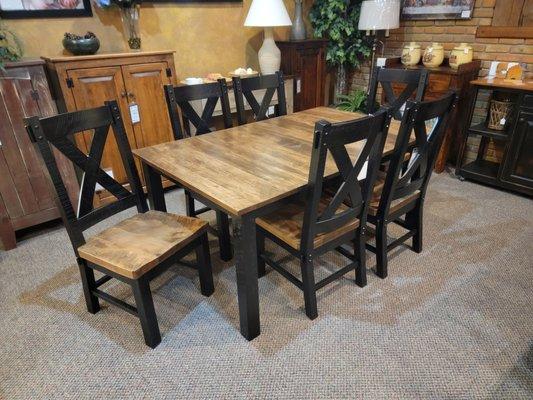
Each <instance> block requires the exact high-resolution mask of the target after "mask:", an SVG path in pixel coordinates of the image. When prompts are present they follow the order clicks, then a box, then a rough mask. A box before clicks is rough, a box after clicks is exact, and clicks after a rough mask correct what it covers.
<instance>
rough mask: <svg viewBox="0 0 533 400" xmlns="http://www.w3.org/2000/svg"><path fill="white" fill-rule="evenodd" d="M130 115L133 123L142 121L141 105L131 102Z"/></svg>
mask: <svg viewBox="0 0 533 400" xmlns="http://www.w3.org/2000/svg"><path fill="white" fill-rule="evenodd" d="M130 117H131V123H132V124H137V123H139V122H141V115H140V114H139V105H137V104H135V103H133V104H130Z"/></svg>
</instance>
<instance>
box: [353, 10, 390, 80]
mask: <svg viewBox="0 0 533 400" xmlns="http://www.w3.org/2000/svg"><path fill="white" fill-rule="evenodd" d="M399 27H400V0H365V1H363V3H361V13H360V15H359V25H358V29H359V30H360V31H366V34H367V35H370V34H372V35H374V43H373V45H372V63H371V64H370V77H372V73H373V72H374V64H375V63H374V61H375V57H376V48H377V45H378V42H381V41H379V40H378V37H377V31H379V30H384V31H385V36H389V29H396V28H399ZM381 45H382V46H383V42H381ZM382 51H383V47H382ZM369 81H370V79H369Z"/></svg>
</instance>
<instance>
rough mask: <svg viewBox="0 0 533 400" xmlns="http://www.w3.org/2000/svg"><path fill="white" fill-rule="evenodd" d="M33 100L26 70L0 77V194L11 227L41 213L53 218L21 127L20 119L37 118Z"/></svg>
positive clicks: (45, 185) (51, 200)
mask: <svg viewBox="0 0 533 400" xmlns="http://www.w3.org/2000/svg"><path fill="white" fill-rule="evenodd" d="M37 99H38V96H37V92H36V91H34V88H33V84H32V81H31V79H30V73H29V71H28V70H27V69H26V68H17V69H13V70H10V69H9V70H7V71H6V72H5V73H4V74H2V76H0V121H1V123H0V171H2V173H1V175H0V192H1V194H2V198H3V199H4V202H5V206H6V209H7V214H8V215H9V217H10V218H11V219H13V220H14V221H13V224H14V226H15V227H17V225H16V224H17V223H18V222H17V221H15V220H16V219H17V218H22V217H25V216H28V215H31V214H36V213H39V212H41V211H45V210H50V216H51V217H53V216H57V215H56V214H57V212H56V211H55V203H54V197H53V195H52V193H51V191H50V187H49V186H48V182H47V179H48V177H47V176H46V175H45V172H44V168H43V166H42V163H41V162H40V158H39V157H38V156H37V153H36V151H35V148H34V147H33V145H32V143H31V142H30V139H29V137H28V134H27V133H26V130H25V128H24V123H23V118H24V117H29V116H34V115H40V114H41V113H40V110H39V105H38V102H37ZM52 214H53V215H52ZM48 219H50V218H48Z"/></svg>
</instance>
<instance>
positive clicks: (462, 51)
mask: <svg viewBox="0 0 533 400" xmlns="http://www.w3.org/2000/svg"><path fill="white" fill-rule="evenodd" d="M473 58H474V50H473V49H472V47H471V46H469V45H468V44H466V43H461V44H460V45H459V46H457V47H454V48H453V50H452V52H451V54H450V67H452V68H454V69H457V68H459V65H462V64H466V63H469V62H470V61H472V59H473Z"/></svg>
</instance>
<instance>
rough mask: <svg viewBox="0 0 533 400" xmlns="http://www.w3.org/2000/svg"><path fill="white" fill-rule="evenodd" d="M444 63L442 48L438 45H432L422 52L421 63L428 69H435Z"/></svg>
mask: <svg viewBox="0 0 533 400" xmlns="http://www.w3.org/2000/svg"><path fill="white" fill-rule="evenodd" d="M443 61H444V47H442V45H441V44H440V43H432V44H431V45H429V46H428V47H426V49H425V50H424V56H423V57H422V62H423V63H424V65H425V66H426V67H428V68H435V67H438V66H439V65H441V64H442V62H443Z"/></svg>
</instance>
